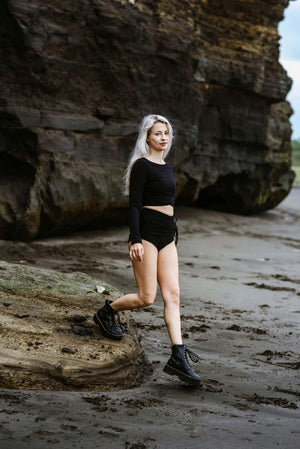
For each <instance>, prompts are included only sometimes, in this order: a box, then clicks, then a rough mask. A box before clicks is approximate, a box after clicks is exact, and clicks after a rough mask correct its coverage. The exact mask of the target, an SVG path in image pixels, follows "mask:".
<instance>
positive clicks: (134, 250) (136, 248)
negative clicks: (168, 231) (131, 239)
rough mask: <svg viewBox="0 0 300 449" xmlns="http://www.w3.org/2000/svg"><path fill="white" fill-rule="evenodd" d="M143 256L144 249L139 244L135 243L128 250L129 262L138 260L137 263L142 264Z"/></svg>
mask: <svg viewBox="0 0 300 449" xmlns="http://www.w3.org/2000/svg"><path fill="white" fill-rule="evenodd" d="M143 255H144V247H143V245H142V244H141V243H135V244H134V245H131V247H130V250H129V256H130V259H131V260H138V261H139V262H142V260H143Z"/></svg>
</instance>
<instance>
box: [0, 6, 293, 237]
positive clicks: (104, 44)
mask: <svg viewBox="0 0 300 449" xmlns="http://www.w3.org/2000/svg"><path fill="white" fill-rule="evenodd" d="M287 4H288V0H263V1H260V2H254V1H252V0H248V1H246V0H245V1H243V0H226V1H225V0H218V1H217V0H202V1H199V0H198V1H196V0H190V1H182V0H180V1H179V0H176V1H173V2H169V1H167V0H161V1H154V0H135V1H134V0H130V1H128V0H114V1H108V0H106V1H105V0H82V1H80V2H73V1H71V0H64V1H63V2H61V1H58V0H53V1H51V2H43V1H41V0H32V1H30V2H29V1H26V0H18V1H17V0H3V1H2V2H1V6H0V76H1V92H0V119H1V121H0V123H1V125H0V126H1V129H0V182H1V189H0V238H6V239H23V240H26V239H32V238H34V237H36V236H37V235H48V234H51V233H55V232H67V231H69V230H74V229H80V228H84V227H88V226H101V225H104V224H107V223H109V221H110V220H113V221H114V222H116V218H122V219H123V218H124V217H125V215H126V213H125V211H126V207H127V198H125V197H123V196H122V195H121V178H122V175H123V171H124V168H125V166H126V163H127V160H128V155H129V153H130V151H131V149H132V145H133V142H134V140H135V138H136V135H137V134H136V131H137V126H138V123H139V122H140V120H141V118H142V117H143V116H144V115H145V114H148V113H159V114H163V115H166V116H167V117H168V118H169V119H170V120H171V121H172V123H173V124H174V128H175V132H176V140H175V144H174V149H173V152H172V154H171V155H170V161H171V162H172V163H173V165H174V169H175V175H176V181H177V187H178V188H177V204H180V203H181V204H200V205H206V206H208V207H213V208H219V209H223V210H228V211H233V212H237V213H253V212H258V211H262V210H265V209H268V208H271V207H274V206H275V205H276V204H278V203H279V202H280V201H281V200H282V199H283V198H284V197H285V196H286V195H287V193H288V192H289V190H290V188H291V184H292V181H293V173H292V172H291V170H290V134H291V129H290V124H289V116H290V115H291V112H292V111H291V108H290V106H289V104H288V103H287V102H286V101H285V98H286V95H287V92H288V91H289V89H290V85H291V81H290V79H289V78H288V76H287V74H286V72H285V70H284V69H283V68H282V67H281V65H280V64H279V63H278V55H279V44H278V40H279V36H278V31H277V27H278V23H279V21H280V20H282V18H283V12H284V8H285V7H286V6H287Z"/></svg>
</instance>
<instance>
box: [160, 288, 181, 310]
mask: <svg viewBox="0 0 300 449" xmlns="http://www.w3.org/2000/svg"><path fill="white" fill-rule="evenodd" d="M162 297H163V299H164V301H165V304H167V305H170V306H175V307H179V304H180V290H179V288H176V287H175V288H172V289H168V290H165V291H163V292H162Z"/></svg>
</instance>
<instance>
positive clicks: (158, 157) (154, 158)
mask: <svg viewBox="0 0 300 449" xmlns="http://www.w3.org/2000/svg"><path fill="white" fill-rule="evenodd" d="M163 156H164V153H161V152H160V153H157V152H152V151H151V150H150V152H149V154H148V155H147V156H146V158H147V159H148V160H149V161H151V162H155V163H156V164H164V163H165V161H164V159H163Z"/></svg>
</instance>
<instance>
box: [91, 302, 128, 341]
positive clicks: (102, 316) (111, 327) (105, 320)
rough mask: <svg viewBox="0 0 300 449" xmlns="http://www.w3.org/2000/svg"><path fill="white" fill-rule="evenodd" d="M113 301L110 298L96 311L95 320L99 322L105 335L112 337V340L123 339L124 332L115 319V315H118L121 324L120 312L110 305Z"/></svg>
mask: <svg viewBox="0 0 300 449" xmlns="http://www.w3.org/2000/svg"><path fill="white" fill-rule="evenodd" d="M111 302H112V301H108V299H107V300H106V301H105V306H103V307H102V309H100V310H98V312H97V313H95V315H94V321H95V323H96V324H98V326H99V327H100V329H101V332H102V333H103V335H105V337H107V338H110V339H111V340H121V338H122V335H123V332H122V329H121V327H120V326H118V324H117V323H116V320H115V316H117V318H118V322H119V324H120V317H119V314H118V312H116V310H114V309H113V308H112V307H111V306H110V303H111Z"/></svg>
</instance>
